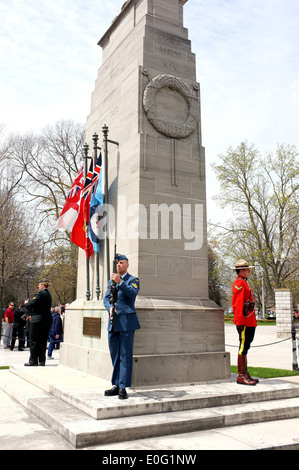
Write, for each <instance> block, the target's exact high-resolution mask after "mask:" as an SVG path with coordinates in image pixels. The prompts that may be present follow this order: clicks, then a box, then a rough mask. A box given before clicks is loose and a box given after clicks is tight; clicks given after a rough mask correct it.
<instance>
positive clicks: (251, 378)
mask: <svg viewBox="0 0 299 470" xmlns="http://www.w3.org/2000/svg"><path fill="white" fill-rule="evenodd" d="M245 357H246V359H245V374H246V375H247V377H248V378H249V379H250V380H253V381H254V382H255V383H256V384H258V383H259V379H255V378H253V377H251V375H250V374H249V372H248V370H247V356H245Z"/></svg>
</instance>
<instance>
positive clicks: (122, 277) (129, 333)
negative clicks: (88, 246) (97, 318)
mask: <svg viewBox="0 0 299 470" xmlns="http://www.w3.org/2000/svg"><path fill="white" fill-rule="evenodd" d="M115 259H116V261H117V272H116V273H113V274H112V275H111V280H110V281H109V283H108V287H107V292H106V294H105V297H104V306H105V308H106V310H107V312H108V313H109V317H110V318H109V322H108V342H109V349H110V356H111V360H112V365H113V374H112V379H111V382H112V385H113V387H112V388H111V389H110V390H106V391H105V396H113V395H118V398H120V399H126V398H128V395H127V392H126V387H130V386H131V379H132V367H133V345H134V334H135V330H138V329H139V328H140V324H139V321H138V318H137V314H136V310H135V299H136V297H137V294H138V292H139V288H140V285H139V279H138V278H137V277H134V276H131V274H129V273H128V272H127V270H128V267H129V261H128V258H127V257H126V256H125V255H120V254H116V255H115ZM112 281H115V282H116V288H117V291H118V292H117V302H116V304H115V317H114V321H113V324H112V321H111V320H112V309H113V307H111V303H110V298H111V291H110V286H111V282H112Z"/></svg>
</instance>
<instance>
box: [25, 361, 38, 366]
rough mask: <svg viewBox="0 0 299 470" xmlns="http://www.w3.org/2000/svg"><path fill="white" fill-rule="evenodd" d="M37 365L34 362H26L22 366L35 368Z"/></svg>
mask: <svg viewBox="0 0 299 470" xmlns="http://www.w3.org/2000/svg"><path fill="white" fill-rule="evenodd" d="M37 365H38V364H35V363H34V362H26V363H25V364H24V366H31V367H37Z"/></svg>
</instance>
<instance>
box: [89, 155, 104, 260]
mask: <svg viewBox="0 0 299 470" xmlns="http://www.w3.org/2000/svg"><path fill="white" fill-rule="evenodd" d="M101 162H102V155H101V154H100V156H99V159H98V165H100V166H102V163H101ZM103 203H104V195H103V191H102V168H101V169H100V172H99V175H98V178H97V183H96V184H95V185H94V186H93V188H92V193H91V198H90V215H89V226H88V236H89V239H90V240H91V243H92V245H93V250H94V252H95V253H99V252H100V241H101V239H102V237H100V234H99V220H100V218H101V209H102V207H101V206H102V205H103Z"/></svg>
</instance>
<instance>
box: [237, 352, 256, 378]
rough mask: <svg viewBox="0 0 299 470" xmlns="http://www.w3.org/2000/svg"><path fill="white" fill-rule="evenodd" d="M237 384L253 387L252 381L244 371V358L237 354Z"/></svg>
mask: <svg viewBox="0 0 299 470" xmlns="http://www.w3.org/2000/svg"><path fill="white" fill-rule="evenodd" d="M237 383H238V384H241V385H255V384H256V382H255V381H254V380H250V378H249V377H248V376H247V370H246V356H244V355H242V354H238V377H237Z"/></svg>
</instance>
